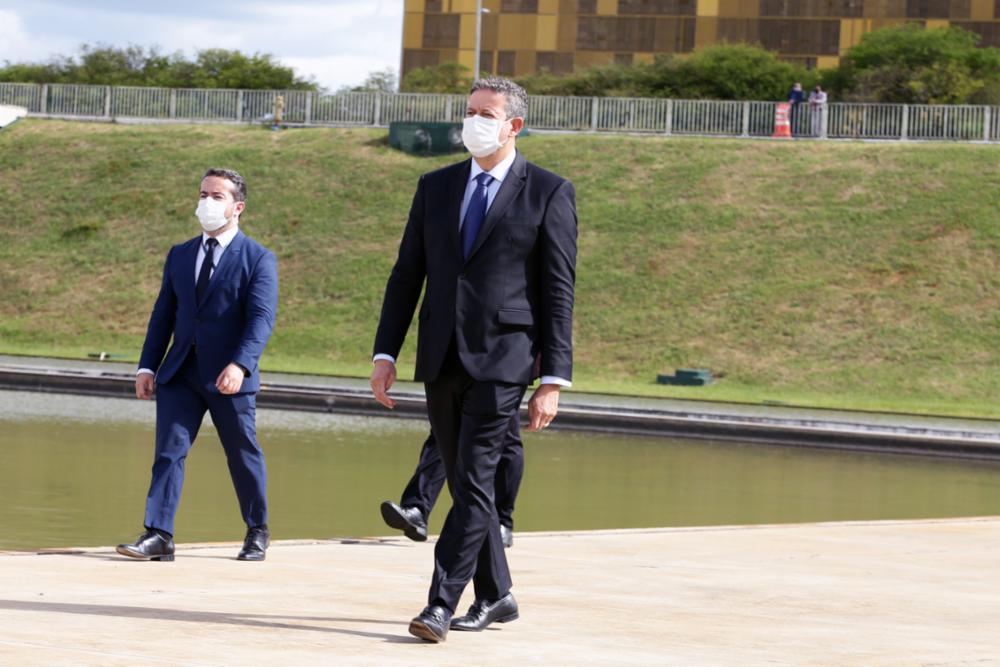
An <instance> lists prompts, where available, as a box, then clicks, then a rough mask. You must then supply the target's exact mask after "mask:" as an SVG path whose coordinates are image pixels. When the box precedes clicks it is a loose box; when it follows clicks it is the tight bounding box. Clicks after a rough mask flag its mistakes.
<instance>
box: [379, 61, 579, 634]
mask: <svg viewBox="0 0 1000 667" xmlns="http://www.w3.org/2000/svg"><path fill="white" fill-rule="evenodd" d="M526 112H527V95H526V94H525V92H524V89H522V88H521V87H520V86H518V85H517V84H515V83H513V82H511V81H508V80H506V79H502V78H497V77H491V78H488V79H483V80H479V81H476V82H475V83H474V84H473V87H472V92H471V94H470V95H469V99H468V104H467V109H466V118H465V122H464V126H463V131H462V139H463V141H464V143H465V145H466V147H467V148H468V149H469V152H470V153H472V155H473V157H474V159H472V160H466V161H463V162H460V163H458V164H454V165H451V166H449V167H445V168H444V169H439V170H437V171H434V172H431V173H428V174H424V175H423V176H422V177H421V178H420V181H419V183H418V185H417V191H416V194H415V195H414V198H413V204H412V206H411V208H410V216H409V219H408V221H407V223H406V229H405V231H404V232H403V239H402V242H401V244H400V248H399V256H398V258H397V260H396V264H395V266H394V267H393V269H392V273H391V274H390V276H389V281H388V284H387V285H386V292H385V299H384V301H383V304H382V314H381V319H380V321H379V327H378V332H377V334H376V336H375V349H374V352H375V356H374V369H373V370H372V378H371V386H372V392H373V394H374V395H375V399H376V400H377V401H379V402H380V403H382V404H383V405H385V406H386V407H389V408H392V407H393V406H394V402H393V400H392V398H390V397H389V396H388V394H387V391H388V390H389V388H390V387H391V386H392V384H393V383H394V382H395V379H396V369H395V359H396V356H397V355H398V354H399V350H400V348H401V347H402V345H403V339H404V338H405V337H406V331H407V329H408V328H409V325H410V322H411V320H412V319H413V313H414V312H415V310H416V307H417V302H418V300H419V299H420V293H421V291H422V290H424V285H425V282H426V290H425V291H424V299H423V303H422V304H421V306H420V315H419V319H420V326H419V336H418V339H417V360H416V379H417V380H418V381H422V382H424V385H425V391H426V394H427V413H428V417H429V418H430V422H431V428H432V430H433V432H434V436H435V438H436V439H437V443H438V447H439V448H440V452H441V458H442V460H443V461H444V465H445V472H446V475H447V478H448V488H449V490H450V491H451V496H452V501H453V503H452V507H451V510H450V511H449V513H448V517H447V519H446V520H445V524H444V528H443V529H442V531H441V536H440V538H439V539H438V542H437V545H436V547H435V549H434V575H433V580H432V582H431V588H430V592H429V594H428V605H427V607H425V608H424V610H423V611H422V612H421V613H420V614H419V615H418V616H417V617H416V618H414V619H413V621H412V622H411V623H410V633H411V634H413V635H415V636H417V637H420V638H421V639H425V640H428V641H433V642H438V641H442V640H444V639H445V637H446V635H447V633H448V629H449V627H451V628H454V629H460V630H482V629H484V628H485V627H487V626H488V625H489V624H490V623H493V622H494V621H496V622H507V621H512V620H514V619H516V618H517V617H518V609H517V603H516V602H515V601H514V597H513V595H511V593H510V587H511V579H510V571H509V569H508V567H507V560H506V557H505V555H504V550H503V544H502V542H501V538H500V526H499V521H498V518H497V512H496V507H495V505H494V491H493V483H494V479H495V476H496V469H497V463H498V460H499V458H500V453H501V451H502V449H503V444H504V439H505V436H506V433H507V428H508V426H509V424H510V419H511V417H512V416H513V415H514V413H515V412H516V411H517V410H518V408H519V406H520V404H521V400H522V398H523V397H524V393H525V390H526V389H527V385H528V384H530V383H531V382H532V381H533V380H534V379H535V373H534V372H533V366H534V363H533V362H534V360H535V358H536V355H538V354H541V359H542V362H541V368H540V369H539V370H540V374H541V383H540V386H539V387H538V389H537V390H535V392H534V394H533V395H532V397H531V400H530V401H529V403H528V414H529V418H530V423H529V425H528V430H529V431H537V430H540V429H543V428H545V427H546V426H548V424H549V423H550V422H551V421H552V420H553V419H554V418H555V416H556V412H557V410H558V405H559V391H560V388H561V387H563V386H567V385H568V384H569V381H570V379H571V377H572V369H573V349H572V325H573V291H574V283H575V279H576V235H577V222H576V195H575V192H574V190H573V185H572V184H571V183H570V182H569V181H567V180H566V179H564V178H561V177H560V176H557V175H555V174H553V173H551V172H548V171H545V170H544V169H541V168H539V167H537V166H535V165H533V164H531V163H529V162H528V161H527V160H525V159H524V157H523V156H521V155H520V153H518V152H516V150H515V146H514V142H515V138H516V136H517V134H518V132H520V131H521V129H522V128H523V127H524V117H525V114H526ZM470 579H471V580H472V581H473V584H474V586H475V592H476V599H475V602H474V603H473V604H472V606H471V608H470V609H469V612H468V613H467V614H466V615H465V616H462V617H460V618H456V619H454V620H452V616H453V615H454V612H455V609H456V607H457V606H458V601H459V598H460V597H461V595H462V591H463V590H464V589H465V586H466V585H467V584H468V582H469V580H470Z"/></svg>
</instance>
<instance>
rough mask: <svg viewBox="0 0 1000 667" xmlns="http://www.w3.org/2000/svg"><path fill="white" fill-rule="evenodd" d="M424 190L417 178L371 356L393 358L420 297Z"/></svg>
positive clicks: (423, 259) (423, 271)
mask: <svg viewBox="0 0 1000 667" xmlns="http://www.w3.org/2000/svg"><path fill="white" fill-rule="evenodd" d="M425 189H426V179H425V178H424V177H421V178H420V181H419V182H418V183H417V192H416V194H414V195H413V204H412V205H411V206H410V217H409V219H408V220H407V222H406V230H405V231H404V232H403V240H402V242H400V244H399V256H398V257H397V258H396V264H395V265H394V266H393V267H392V273H390V274H389V282H388V283H387V284H386V286H385V298H384V299H383V300H382V314H381V316H380V317H379V323H378V332H377V333H376V334H375V349H374V352H373V355H374V354H388V355H390V356H391V357H392V358H393V359H396V358H398V357H399V350H400V349H401V348H402V347H403V341H404V340H405V339H406V331H407V329H409V328H410V322H412V321H413V312H414V311H415V310H416V309H417V301H419V300H420V291H421V290H422V289H423V287H424V278H426V276H427V265H426V255H425V254H424V197H425V196H426V193H425Z"/></svg>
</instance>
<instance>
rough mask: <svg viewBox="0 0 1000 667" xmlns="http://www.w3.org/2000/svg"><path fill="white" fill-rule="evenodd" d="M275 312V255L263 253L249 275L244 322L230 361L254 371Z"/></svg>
mask: <svg viewBox="0 0 1000 667" xmlns="http://www.w3.org/2000/svg"><path fill="white" fill-rule="evenodd" d="M277 312H278V258H277V257H275V256H274V253H273V252H270V251H268V252H265V253H264V255H263V256H261V258H260V259H259V260H258V261H257V265H256V266H255V267H254V270H253V273H251V274H250V285H249V287H248V288H247V300H246V325H245V326H244V327H243V335H242V336H241V337H240V343H239V346H238V347H237V348H236V354H235V355H233V359H232V362H233V363H234V364H236V365H238V366H242V367H243V369H244V370H245V371H249V372H250V373H253V372H254V371H255V370H256V369H257V364H258V363H259V362H260V355H262V354H263V353H264V346H265V345H267V340H268V339H269V338H270V337H271V331H273V330H274V318H275V315H276V314H277Z"/></svg>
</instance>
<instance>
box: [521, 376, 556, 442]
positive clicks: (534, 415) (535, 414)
mask: <svg viewBox="0 0 1000 667" xmlns="http://www.w3.org/2000/svg"><path fill="white" fill-rule="evenodd" d="M557 412H559V385H557V384H543V385H541V386H539V387H538V389H536V390H535V393H534V394H532V395H531V400H530V401H528V419H529V420H530V421H529V423H528V430H529V431H541V430H542V429H543V428H545V427H546V426H548V425H549V424H551V423H552V420H553V419H555V418H556V413H557Z"/></svg>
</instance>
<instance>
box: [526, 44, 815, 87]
mask: <svg viewBox="0 0 1000 667" xmlns="http://www.w3.org/2000/svg"><path fill="white" fill-rule="evenodd" d="M815 79H816V74H815V73H813V72H810V71H808V70H806V69H805V68H804V67H802V66H800V65H795V64H793V63H789V62H785V61H782V60H779V59H778V57H777V56H776V55H775V54H774V53H771V52H769V51H765V50H764V49H762V48H760V47H759V46H751V45H747V44H716V45H714V46H710V47H708V48H705V49H703V50H701V51H697V52H695V53H693V54H691V55H687V56H674V55H669V54H666V55H661V56H658V57H657V58H655V59H654V60H653V62H652V63H635V64H632V65H617V64H609V65H603V66H598V67H591V68H588V69H585V70H582V71H579V72H575V73H573V74H567V75H565V76H555V75H553V74H550V73H548V72H542V73H540V74H535V75H531V76H526V77H521V78H520V79H519V80H518V81H519V83H521V85H523V86H524V87H525V89H526V90H528V91H529V92H530V93H532V94H534V95H585V96H623V97H674V98H686V99H716V100H775V99H784V97H785V94H786V93H787V92H788V89H789V88H790V87H791V85H792V84H793V83H794V82H796V81H800V82H802V83H803V85H806V86H809V85H812V83H813V82H814V81H815Z"/></svg>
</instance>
